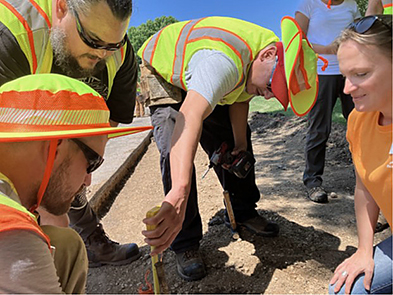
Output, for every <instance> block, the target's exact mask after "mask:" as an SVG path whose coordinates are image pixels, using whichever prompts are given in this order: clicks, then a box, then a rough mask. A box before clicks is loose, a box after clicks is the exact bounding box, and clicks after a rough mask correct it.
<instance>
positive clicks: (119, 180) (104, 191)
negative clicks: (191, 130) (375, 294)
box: [89, 130, 153, 219]
mask: <svg viewBox="0 0 393 295" xmlns="http://www.w3.org/2000/svg"><path fill="white" fill-rule="evenodd" d="M152 136H153V130H150V132H149V133H148V135H147V136H146V137H145V139H144V140H143V141H142V142H141V143H140V144H139V145H138V147H137V148H136V149H134V151H133V152H132V153H131V154H130V155H129V156H128V157H127V159H126V160H125V161H124V163H123V164H122V165H121V166H120V167H119V168H118V169H117V170H116V172H115V173H113V175H112V176H111V177H110V178H109V179H108V180H107V181H106V182H105V183H104V184H103V185H102V186H101V187H100V188H99V190H98V191H97V192H96V193H95V194H94V195H93V196H92V197H91V199H90V201H89V203H90V206H91V207H92V209H93V210H94V211H95V212H96V214H97V216H98V218H99V219H101V218H103V217H104V216H105V215H106V214H107V213H108V212H109V210H110V208H111V206H112V204H113V202H114V201H115V200H116V197H117V195H118V194H119V192H120V191H121V189H122V188H123V187H124V185H125V183H126V182H127V180H128V178H129V177H130V176H131V175H132V173H133V172H134V170H135V167H136V166H137V165H138V163H139V161H140V160H141V158H142V157H143V155H144V154H145V152H146V151H147V147H148V146H149V144H150V142H151V138H152Z"/></svg>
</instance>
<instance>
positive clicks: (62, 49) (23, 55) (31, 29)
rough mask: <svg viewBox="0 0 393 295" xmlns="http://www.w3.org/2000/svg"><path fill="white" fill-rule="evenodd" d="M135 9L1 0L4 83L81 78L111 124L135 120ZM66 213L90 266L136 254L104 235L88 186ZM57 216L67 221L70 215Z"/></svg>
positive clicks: (100, 1) (109, 3) (126, 3)
mask: <svg viewBox="0 0 393 295" xmlns="http://www.w3.org/2000/svg"><path fill="white" fill-rule="evenodd" d="M131 12H132V1H130V0H86V1H80V0H31V1H20V0H4V1H1V3H0V15H1V21H0V33H1V34H0V85H2V84H4V83H5V82H7V81H10V80H13V79H16V78H18V77H21V76H25V75H28V74H38V73H58V74H63V75H66V76H69V77H73V78H77V79H78V80H80V81H83V82H85V83H86V84H88V85H89V86H91V87H92V88H93V89H95V90H96V91H97V92H99V93H100V94H101V95H102V96H103V97H104V98H105V100H106V103H107V105H108V107H109V109H110V111H111V113H110V124H111V125H112V126H117V125H118V123H126V124H127V123H131V121H132V119H133V113H134V106H135V96H136V83H137V66H136V60H135V58H134V52H133V48H132V46H131V44H130V42H129V40H128V37H127V34H126V30H127V27H128V23H129V20H130V16H131ZM45 216H46V217H47V218H45ZM68 216H69V218H70V224H71V226H72V227H73V228H75V229H76V230H77V231H78V232H79V233H80V235H81V237H82V238H83V240H84V242H85V243H86V247H87V250H88V254H89V259H90V266H100V265H101V264H115V265H118V264H125V263H130V262H132V261H134V260H135V259H137V258H138V257H139V255H140V254H139V249H138V247H137V245H135V244H133V243H131V244H125V245H119V244H118V243H115V242H113V241H111V240H110V239H109V238H108V237H107V236H106V234H105V232H104V230H103V229H102V225H101V224H100V223H99V220H98V218H97V217H96V215H95V213H94V212H93V211H92V209H91V207H90V205H89V203H88V202H87V199H86V192H85V191H82V192H81V193H80V195H79V196H78V197H77V198H76V199H75V201H74V202H73V205H72V207H71V210H70V212H69V215H68ZM42 217H43V218H42V221H43V222H44V223H45V222H48V223H51V222H53V221H54V220H53V219H51V218H50V215H45V211H43V212H42ZM64 217H66V216H64ZM45 220H46V221H45ZM55 220H57V221H56V222H57V223H59V222H62V223H63V224H65V225H67V223H68V219H67V218H63V221H58V220H59V219H58V218H56V219H55Z"/></svg>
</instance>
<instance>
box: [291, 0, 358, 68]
mask: <svg viewBox="0 0 393 295" xmlns="http://www.w3.org/2000/svg"><path fill="white" fill-rule="evenodd" d="M297 11H299V12H301V13H302V14H304V15H305V16H306V17H307V18H308V19H309V25H308V31H307V38H308V40H309V41H310V42H311V43H315V44H320V45H324V46H326V45H329V44H331V43H332V42H333V41H334V40H335V39H336V38H337V37H338V36H339V35H340V33H341V31H342V30H344V29H345V28H346V27H347V26H348V25H349V24H351V23H352V22H353V21H354V20H355V19H358V18H360V17H361V15H360V13H359V10H358V7H357V4H356V2H355V1H354V0H344V2H343V3H341V4H340V5H331V9H329V8H327V5H326V4H325V3H324V2H322V0H303V1H302V2H301V3H300V5H299V7H298V9H297ZM321 56H322V57H324V58H326V59H327V60H328V61H329V66H328V67H327V68H326V70H325V71H324V72H322V70H321V67H322V66H323V62H322V61H321V60H319V59H318V74H319V75H338V74H340V70H339V67H338V60H337V56H336V55H333V54H321Z"/></svg>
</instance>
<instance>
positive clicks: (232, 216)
mask: <svg viewBox="0 0 393 295" xmlns="http://www.w3.org/2000/svg"><path fill="white" fill-rule="evenodd" d="M223 194H224V202H225V207H226V208H227V213H228V217H229V221H230V223H231V233H232V237H233V238H234V239H235V240H237V239H239V238H240V235H239V233H238V232H237V226H236V221H235V214H234V213H233V209H232V203H231V198H230V197H229V192H228V191H227V190H225V191H224V192H223Z"/></svg>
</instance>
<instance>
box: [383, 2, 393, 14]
mask: <svg viewBox="0 0 393 295" xmlns="http://www.w3.org/2000/svg"><path fill="white" fill-rule="evenodd" d="M382 5H383V14H393V4H392V0H382Z"/></svg>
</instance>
